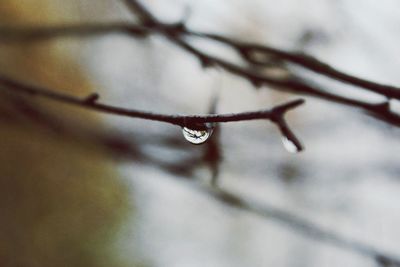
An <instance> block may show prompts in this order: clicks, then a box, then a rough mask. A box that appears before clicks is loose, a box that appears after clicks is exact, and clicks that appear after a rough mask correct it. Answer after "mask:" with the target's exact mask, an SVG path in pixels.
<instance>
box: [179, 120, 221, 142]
mask: <svg viewBox="0 0 400 267" xmlns="http://www.w3.org/2000/svg"><path fill="white" fill-rule="evenodd" d="M213 130H214V127H212V126H211V125H209V124H206V125H204V126H203V127H199V129H190V128H188V127H183V128H182V133H183V136H184V137H185V139H186V140H187V141H189V142H190V143H192V144H194V145H200V144H203V143H204V142H206V141H207V140H208V138H210V136H211V135H212V133H213Z"/></svg>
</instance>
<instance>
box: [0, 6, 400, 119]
mask: <svg viewBox="0 0 400 267" xmlns="http://www.w3.org/2000/svg"><path fill="white" fill-rule="evenodd" d="M127 2H129V3H130V7H131V8H134V7H135V8H136V6H135V5H134V4H132V3H137V1H133V0H127ZM139 7H140V9H139V10H138V11H137V12H142V11H143V6H142V5H139ZM135 10H136V9H135ZM145 17H146V21H147V22H146V23H147V25H146V26H140V25H133V24H124V23H121V24H114V25H75V26H61V27H51V28H50V27H49V28H31V29H25V28H24V29H22V28H14V29H10V28H0V33H1V34H0V40H2V41H18V40H41V39H48V38H53V37H62V36H76V37H81V36H82V37H83V36H101V35H104V34H110V33H123V34H129V35H131V36H138V37H139V36H140V37H141V36H144V35H146V34H149V33H159V34H162V35H165V36H166V37H168V38H169V39H170V40H171V41H173V42H174V43H176V44H177V45H179V46H180V47H181V48H183V49H185V50H186V51H187V52H189V53H191V54H193V55H194V56H196V57H197V58H198V59H199V60H200V62H201V64H202V65H203V66H204V67H209V66H218V67H221V68H223V69H225V70H226V71H228V72H230V73H232V74H234V75H238V76H240V77H242V78H245V79H247V80H249V82H251V83H252V84H253V85H255V86H257V87H259V86H262V85H273V86H277V87H279V88H276V87H272V89H275V90H278V89H279V90H282V89H283V90H286V91H288V92H291V93H300V94H306V95H310V96H314V97H318V98H322V99H325V100H328V101H331V102H336V103H340V104H344V105H347V106H352V107H358V108H361V109H363V110H364V111H366V112H367V113H368V114H370V115H372V116H373V117H375V118H378V119H379V120H383V121H386V122H388V123H390V124H393V125H396V126H399V125H400V116H399V114H397V113H394V112H392V111H391V110H390V107H389V106H387V108H382V106H384V104H385V103H378V104H372V103H367V102H363V101H360V100H355V99H350V98H346V97H343V96H340V95H337V94H334V93H330V92H327V91H324V90H321V89H320V88H319V87H317V86H315V85H312V83H311V82H310V81H304V80H302V79H298V78H289V79H278V78H274V77H270V76H268V75H261V74H258V73H257V72H255V71H254V70H250V69H246V68H244V67H241V66H238V65H235V64H233V63H230V62H228V61H226V60H223V59H219V58H216V57H213V56H210V55H208V54H206V53H203V52H201V51H200V50H198V49H196V48H195V47H193V46H191V45H189V44H188V42H186V41H185V40H183V36H185V35H190V36H200V37H205V38H209V39H212V40H216V41H220V42H223V43H226V44H228V45H231V46H232V47H234V48H235V49H237V50H238V51H239V52H240V54H241V55H242V56H243V57H245V59H246V60H248V61H249V62H250V63H260V62H255V61H254V60H255V59H254V58H252V57H251V56H250V55H251V54H254V53H259V52H260V51H261V52H263V53H266V54H269V55H272V56H275V57H277V58H279V59H281V60H286V61H290V62H292V63H296V64H300V65H302V66H303V67H306V68H308V69H311V70H314V71H316V72H318V73H320V74H323V75H326V76H328V77H332V78H334V79H337V80H340V81H342V82H347V83H350V84H353V85H356V86H361V87H362V88H365V89H368V90H370V91H373V92H375V93H378V94H380V95H382V96H386V97H389V98H396V99H397V98H398V97H399V90H398V89H397V88H396V87H392V86H387V85H382V84H377V83H374V82H370V81H367V80H363V79H360V78H357V77H354V76H351V75H348V74H345V73H343V72H340V71H338V70H336V69H334V68H332V67H330V66H329V65H327V64H325V63H323V62H321V61H318V60H316V59H315V58H312V57H311V56H307V55H303V54H298V53H289V52H285V51H282V50H278V49H275V48H271V47H268V46H260V45H256V44H246V43H240V42H238V41H235V40H232V39H228V38H225V37H221V36H218V35H213V34H207V33H196V32H192V31H189V30H187V29H186V27H185V25H183V24H180V23H178V24H164V23H161V22H158V21H157V20H155V18H154V17H153V16H151V17H148V16H147V15H146V16H145Z"/></svg>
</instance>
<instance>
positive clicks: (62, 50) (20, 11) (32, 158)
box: [0, 0, 133, 267]
mask: <svg viewBox="0 0 400 267" xmlns="http://www.w3.org/2000/svg"><path fill="white" fill-rule="evenodd" d="M81 2H88V1H53V0H51V1H50V0H49V1H43V0H40V1H36V0H18V1H15V0H2V1H0V26H10V27H14V26H35V25H41V26H43V25H51V24H62V23H80V22H81V21H83V20H82V16H81V13H80V12H81V11H82V12H83V10H86V11H88V8H91V9H93V6H91V7H86V8H85V7H84V6H83V5H82V3H81ZM98 2H100V1H98ZM105 7H106V6H102V5H101V3H99V4H96V5H95V9H98V10H93V14H98V15H99V16H101V14H102V12H103V11H104V8H105ZM89 17H90V16H89ZM92 18H93V17H92ZM76 51H79V45H77V44H68V42H39V43H22V42H21V43H13V44H0V72H1V73H2V75H7V76H9V77H13V78H15V79H17V80H20V81H24V82H31V83H34V84H36V85H41V86H45V87H47V88H51V89H55V90H61V91H64V92H68V93H71V94H75V95H78V96H85V95H86V94H88V93H90V92H92V90H93V88H92V85H91V82H90V80H89V79H88V78H87V73H85V71H84V70H82V67H81V64H80V62H79V55H77V54H75V52H76ZM76 124H86V125H90V126H91V127H93V128H94V129H96V127H99V129H100V127H101V125H100V124H101V123H100V121H99V120H98V118H96V116H94V115H93V114H87V113H86V112H82V111H78V110H76V109H71V108H66V107H64V106H62V105H54V104H49V103H47V101H39V100H37V99H33V98H32V97H21V96H20V95H17V94H12V93H9V92H8V93H5V92H4V91H1V92H0V266H2V267H14V266H15V267H16V266H20V267H28V266H29V267H35V266H37V267H46V266H48V267H50V266H51V267H53V266H54V267H55V266H85V267H89V266H126V265H125V263H123V261H122V260H121V259H120V258H119V257H118V256H117V254H118V251H117V249H116V242H117V240H118V236H119V235H120V234H121V230H122V229H123V226H124V224H125V222H126V219H127V218H128V216H129V214H131V213H132V207H131V203H130V202H129V201H128V190H127V189H126V185H125V184H124V182H123V181H122V180H121V178H120V175H119V173H118V172H117V171H116V170H115V167H114V166H113V165H114V164H113V163H112V162H110V159H109V157H107V156H106V155H105V152H104V151H102V150H101V149H100V148H98V147H96V146H95V145H93V144H91V142H89V141H86V142H85V141H82V140H80V138H79V137H77V136H76V135H71V134H69V133H68V132H66V131H65V130H63V129H69V128H74V127H75V126H74V125H76ZM132 262H133V261H132ZM132 262H130V263H129V266H133V265H132Z"/></svg>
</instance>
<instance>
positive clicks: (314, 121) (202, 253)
mask: <svg viewBox="0 0 400 267" xmlns="http://www.w3.org/2000/svg"><path fill="white" fill-rule="evenodd" d="M142 2H143V4H145V5H146V6H147V7H148V8H149V9H150V10H151V11H152V12H154V14H155V15H156V16H157V17H158V18H160V19H162V20H163V21H166V22H176V21H179V20H181V19H182V18H186V23H187V26H188V27H189V28H190V29H194V30H198V31H205V32H212V33H218V34H221V35H224V36H229V37H234V38H237V39H239V40H244V41H252V42H257V43H261V44H263V43H264V44H270V45H273V46H275V47H279V48H282V49H287V50H300V51H305V52H307V53H309V54H312V55H314V56H316V57H318V58H319V59H321V60H323V61H325V62H328V63H329V64H332V65H333V66H335V67H337V68H338V69H340V70H343V71H346V72H348V73H350V74H354V75H357V76H360V77H364V78H367V79H370V80H373V81H377V82H382V83H386V84H393V85H399V84H400V76H399V75H398V69H399V67H400V57H399V48H398V47H399V46H398V43H399V42H400V32H399V27H398V25H399V23H400V2H398V1H395V0H383V1H379V2H378V1H372V0H367V1H366V0H364V1H360V0H347V1H341V0H335V1H333V0H320V1H311V0H301V1H299V0H281V1H278V2H277V1H272V0H251V1H245V0H231V1H229V3H227V1H222V0H212V1H211V0H204V1H195V0H168V1H165V0H163V1H162V0H146V1H142ZM0 14H1V15H3V16H2V17H3V19H0V20H1V21H2V23H3V25H22V26H34V25H36V26H37V25H63V24H72V23H76V24H79V23H85V22H104V23H106V22H116V21H118V22H119V21H135V18H134V16H133V15H132V14H130V13H129V12H128V10H127V8H126V6H125V5H124V4H123V3H122V2H120V1H107V0H101V1H90V0H85V1H68V2H65V1H61V0H57V1H50V0H48V1H45V0H40V1H29V0H24V1H20V3H15V1H14V0H7V1H6V0H2V3H0ZM191 42H192V44H194V45H196V47H199V48H201V49H202V50H203V51H206V52H208V53H210V54H213V55H218V56H220V57H224V58H227V59H230V60H232V61H234V62H239V59H238V58H237V57H236V56H235V54H234V53H232V51H230V50H229V49H227V48H226V47H223V46H218V45H215V44H212V43H210V42H204V41H201V40H196V39H193V40H191ZM0 59H1V62H0V63H1V64H0V70H1V73H2V74H7V75H9V76H12V77H14V78H15V79H18V80H21V81H26V82H30V83H32V84H36V85H43V86H47V87H48V88H54V89H59V90H63V91H65V92H69V93H71V94H74V95H77V96H85V95H86V94H88V93H90V92H93V91H96V92H99V93H100V95H101V101H102V102H104V103H108V104H111V105H118V106H121V107H126V108H134V109H141V110H147V111H154V112H158V113H168V114H176V113H178V114H204V113H208V112H209V111H210V106H211V105H212V103H213V101H214V99H215V97H217V103H216V111H217V112H218V113H230V112H241V111H249V110H257V109H263V108H269V107H272V106H274V105H276V104H279V103H282V102H284V101H287V100H293V99H295V98H297V97H298V96H296V95H293V94H288V93H283V92H277V91H274V90H269V89H268V87H266V86H264V87H263V88H262V89H261V90H255V89H254V88H253V86H252V85H251V84H250V83H249V82H247V81H245V80H243V79H241V78H238V77H235V76H233V75H231V74H229V73H226V72H224V71H223V70H220V69H212V68H208V69H203V68H202V67H201V65H200V64H199V62H198V60H197V59H196V58H194V57H193V56H192V55H189V54H188V53H186V52H184V51H182V50H181V49H179V48H178V47H176V46H175V45H174V44H172V43H170V42H169V41H168V40H166V39H165V38H163V37H161V36H157V35H155V36H150V37H149V38H145V39H134V38H131V37H127V36H123V35H117V34H115V35H109V36H104V37H98V38H90V39H87V38H62V39H54V40H46V41H40V42H34V43H20V44H15V43H12V44H10V43H6V44H1V45H0ZM282 72H283V73H284V74H285V75H288V74H290V73H294V74H296V75H300V76H303V77H307V78H309V79H311V80H315V81H317V82H318V83H319V84H321V85H323V86H324V88H328V89H330V90H334V91H335V92H338V93H340V94H342V95H345V96H349V97H350V96H351V97H355V98H358V99H363V100H368V101H380V100H382V99H381V98H380V97H379V96H376V95H374V94H372V93H365V92H363V91H361V90H358V89H356V88H354V87H350V86H348V85H344V84H341V83H338V82H332V81H330V80H328V79H325V78H321V77H319V76H317V75H315V74H311V73H308V72H305V71H303V70H300V69H298V68H293V67H290V66H289V67H287V68H284V69H280V70H279V73H282ZM14 97H15V96H12V95H11V96H10V95H6V96H3V95H2V98H3V100H2V101H1V102H0V103H1V104H2V114H3V116H2V117H1V127H2V135H3V136H4V138H2V141H0V142H1V149H2V151H3V152H2V156H1V165H0V167H1V170H0V173H1V179H2V184H3V185H2V189H1V190H2V191H4V192H2V196H3V197H0V198H2V199H3V200H2V204H0V205H1V210H0V220H1V221H2V222H0V226H1V227H2V230H1V231H2V233H1V236H0V237H1V240H5V241H7V242H4V243H3V244H1V245H0V248H1V253H0V257H1V258H0V263H3V264H2V266H71V264H75V266H79V265H82V266H102V265H104V266H163V267H168V266H171V267H172V266H173V267H177V266H182V267H183V266H185V267H186V266H190V267H196V266H218V267H224V266H229V267H234V266H379V265H378V263H377V262H376V261H374V259H373V258H371V257H368V256H365V255H362V254H363V253H358V252H355V251H354V250H353V249H349V247H352V245H350V246H349V247H346V245H345V246H343V245H340V242H338V243H339V245H335V244H337V242H335V241H332V239H334V238H329V237H328V238H327V239H328V241H327V240H321V239H324V238H319V237H318V236H321V237H322V236H324V234H321V235H318V234H317V235H316V236H317V237H316V238H315V236H314V235H313V234H312V233H310V231H309V230H307V229H302V227H301V226H299V225H297V224H296V223H293V221H296V220H295V219H293V218H301V220H303V219H304V220H305V221H307V222H310V223H312V224H313V225H315V226H317V227H320V228H321V229H325V230H326V231H327V232H332V233H334V235H338V236H341V237H343V238H344V239H346V240H350V241H349V242H351V241H355V242H359V243H362V244H367V245H368V246H371V247H373V248H376V249H378V250H379V251H382V252H385V253H389V254H390V255H400V249H399V247H400V246H399V241H398V240H400V229H399V227H398V225H399V223H400V206H399V205H398V202H399V200H400V196H399V192H400V180H399V178H400V168H399V164H398V160H399V156H398V155H399V154H400V141H399V138H398V137H399V136H400V130H399V129H398V128H396V127H395V126H391V125H388V124H386V123H385V122H381V121H378V120H377V119H374V118H372V117H369V116H367V115H365V114H363V113H362V112H361V111H360V110H358V109H355V108H348V107H344V106H341V105H337V104H333V103H329V102H327V101H322V100H318V99H315V98H310V97H306V100H307V103H306V105H304V106H302V107H301V108H299V109H296V110H294V111H291V112H290V115H289V116H288V122H289V124H290V125H291V126H292V128H293V130H294V131H295V132H296V134H297V135H298V136H299V137H300V138H301V140H302V142H303V143H304V145H305V147H306V149H305V151H304V152H301V153H297V154H291V153H289V152H288V151H286V150H285V149H284V147H283V145H282V142H281V137H280V134H279V132H278V131H277V129H276V127H275V126H274V125H272V124H271V123H265V122H263V121H253V122H240V123H229V124H223V125H221V126H220V127H218V128H217V129H216V131H215V133H214V135H213V136H212V138H211V139H210V140H209V141H208V142H207V143H206V144H204V145H201V146H193V145H191V144H190V143H188V142H186V141H185V140H184V138H183V136H182V132H181V129H179V128H177V127H174V126H170V125H166V124H162V123H158V122H151V121H142V120H135V119H126V118H119V117H113V116H101V117H100V116H99V115H97V114H92V113H90V112H86V111H82V110H79V109H78V110H77V109H76V108H71V107H67V106H65V107H64V106H62V107H59V105H54V104H49V103H47V102H46V101H40V102H39V101H36V100H35V102H34V103H31V102H32V101H29V99H24V101H22V102H24V103H30V104H32V105H34V106H35V107H40V109H41V110H44V111H45V112H44V113H46V114H52V115H51V118H50V121H53V124H51V123H50V125H54V121H56V122H57V123H56V124H57V125H58V126H60V127H61V129H62V130H63V131H61V132H63V133H64V134H60V133H59V132H57V131H56V133H54V129H50V130H49V127H48V125H47V124H46V123H45V124H46V125H47V126H46V127H44V128H43V127H39V126H37V125H38V121H37V120H34V119H32V118H30V116H27V115H26V114H25V115H23V114H22V115H21V114H20V112H19V111H18V112H17V111H16V110H17V108H15V106H12V107H9V105H10V104H9V103H10V101H9V99H10V98H12V99H14ZM5 99H7V100H5ZM13 103H14V102H13ZM391 105H392V108H393V109H394V110H400V108H399V107H400V105H399V104H398V103H397V102H396V101H392V102H391ZM19 109H20V108H19ZM10 110H11V111H10ZM55 111H57V112H55ZM13 113H18V115H16V116H11V119H10V116H8V119H7V116H4V114H8V115H10V114H13ZM28 113H29V112H28ZM53 115H54V116H53ZM15 122H17V123H15ZM15 125H17V126H15ZM71 125H74V126H71ZM76 125H79V127H81V128H82V129H84V131H83V132H84V133H85V134H88V132H89V133H92V134H93V131H94V132H97V131H96V130H93V129H101V131H105V132H107V133H113V134H115V135H116V136H124V138H125V140H126V141H127V142H128V141H129V144H130V145H129V147H127V145H126V143H120V142H119V141H118V142H117V141H115V140H114V139H107V140H108V141H109V142H108V144H110V143H111V146H112V147H113V148H114V150H115V149H117V150H118V151H119V152H121V153H120V154H118V153H117V154H118V155H119V156H118V155H115V154H110V153H108V150H106V149H104V148H98V147H97V146H95V145H94V144H93V143H91V141H90V140H89V139H90V138H89V137H87V136H86V135H84V134H77V133H76V132H75V131H72V132H71V130H70V129H71V128H76ZM38 127H39V128H40V129H38ZM65 129H67V130H65ZM65 132H66V133H67V134H65ZM114 141H115V142H114ZM128 148H129V149H128ZM21 155H22V156H21ZM60 155H61V156H60ZM121 155H123V156H121ZM38 169H40V171H38ZM49 173H50V174H49ZM213 176H214V177H218V185H219V187H220V188H221V189H222V190H227V191H228V192H230V193H232V194H234V195H235V196H237V197H239V198H240V199H243V200H246V201H249V202H250V203H253V204H254V205H256V206H257V207H260V208H259V209H260V210H262V211H263V214H264V215H263V216H259V215H257V214H259V213H260V212H257V210H256V211H254V210H253V211H250V212H249V211H246V210H243V209H241V208H235V207H232V206H231V205H229V204H227V203H226V202H223V201H220V200H218V199H216V198H214V197H213V196H212V194H208V193H207V192H208V189H207V188H211V185H210V182H211V179H212V177H213ZM44 177H46V178H44ZM47 177H49V178H47ZM82 184H83V185H84V186H82ZM204 188H205V189H204ZM31 190H33V192H32V191H31ZM60 195H62V196H63V197H62V200H60ZM39 196H40V197H39ZM49 203H51V205H50V204H49ZM88 203H89V204H88ZM67 211H68V212H67ZM82 213H83V214H82ZM282 214H283V215H282ZM100 222H101V223H100ZM291 223H292V224H291ZM303 228H304V227H303ZM89 229H90V231H89ZM110 229H112V230H110ZM311 232H312V231H311ZM326 241H327V242H326ZM1 242H3V241H1ZM65 251H73V252H74V253H72V252H71V253H70V254H68V253H67V255H65V253H66V252H65ZM21 254H22V255H21ZM367 254H368V253H367ZM60 255H64V256H63V257H61V256H60ZM52 258H54V259H52Z"/></svg>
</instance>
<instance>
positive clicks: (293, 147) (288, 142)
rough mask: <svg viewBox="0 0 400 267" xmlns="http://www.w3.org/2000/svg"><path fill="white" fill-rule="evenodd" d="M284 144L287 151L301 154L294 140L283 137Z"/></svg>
mask: <svg viewBox="0 0 400 267" xmlns="http://www.w3.org/2000/svg"><path fill="white" fill-rule="evenodd" d="M282 143H283V146H284V147H285V149H286V150H287V151H289V152H290V153H299V152H300V150H299V148H298V147H297V146H296V144H295V143H294V142H293V141H292V140H290V139H289V138H287V137H286V136H283V137H282Z"/></svg>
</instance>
